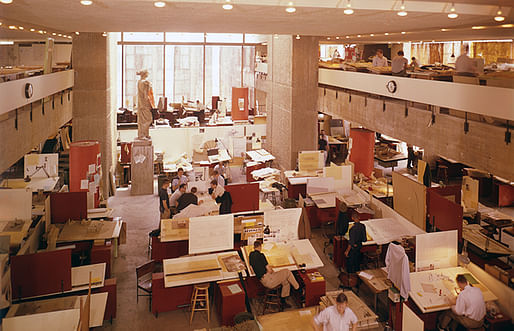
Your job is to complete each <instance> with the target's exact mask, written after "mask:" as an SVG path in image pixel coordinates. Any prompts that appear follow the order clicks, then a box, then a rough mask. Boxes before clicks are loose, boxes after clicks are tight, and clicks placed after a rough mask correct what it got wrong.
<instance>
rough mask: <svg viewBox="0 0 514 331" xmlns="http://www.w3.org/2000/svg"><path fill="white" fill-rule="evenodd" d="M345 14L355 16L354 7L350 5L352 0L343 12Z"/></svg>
mask: <svg viewBox="0 0 514 331" xmlns="http://www.w3.org/2000/svg"><path fill="white" fill-rule="evenodd" d="M343 13H345V15H351V14H353V9H352V5H351V4H350V0H348V3H347V4H346V8H345V10H344V11H343Z"/></svg>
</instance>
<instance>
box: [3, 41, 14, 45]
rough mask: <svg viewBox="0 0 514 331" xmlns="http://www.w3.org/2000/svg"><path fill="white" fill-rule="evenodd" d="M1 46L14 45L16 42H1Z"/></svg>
mask: <svg viewBox="0 0 514 331" xmlns="http://www.w3.org/2000/svg"><path fill="white" fill-rule="evenodd" d="M0 45H14V41H3V40H2V41H0Z"/></svg>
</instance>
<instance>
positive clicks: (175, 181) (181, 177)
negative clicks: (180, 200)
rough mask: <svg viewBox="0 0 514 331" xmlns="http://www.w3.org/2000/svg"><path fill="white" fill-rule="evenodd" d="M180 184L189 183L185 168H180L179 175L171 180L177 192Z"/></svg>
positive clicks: (172, 187) (172, 186) (173, 189)
mask: <svg viewBox="0 0 514 331" xmlns="http://www.w3.org/2000/svg"><path fill="white" fill-rule="evenodd" d="M180 184H187V177H186V176H185V175H184V168H178V170H177V177H175V178H174V179H173V181H172V182H171V190H172V191H173V192H175V190H176V189H178V187H179V186H180Z"/></svg>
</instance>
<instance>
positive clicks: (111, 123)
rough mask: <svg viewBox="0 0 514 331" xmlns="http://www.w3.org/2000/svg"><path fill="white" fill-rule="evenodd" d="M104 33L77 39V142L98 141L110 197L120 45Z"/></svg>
mask: <svg viewBox="0 0 514 331" xmlns="http://www.w3.org/2000/svg"><path fill="white" fill-rule="evenodd" d="M110 38H111V37H110V36H109V37H103V36H102V34H101V33H81V34H80V35H79V36H75V37H74V38H73V48H72V62H73V69H74V70H75V72H76V74H75V86H74V88H73V91H74V96H75V97H74V98H73V141H79V140H98V141H99V142H100V151H101V153H102V191H101V192H102V194H103V196H104V198H107V197H108V196H109V185H110V178H109V176H110V174H113V173H114V169H115V164H116V163H115V161H116V159H115V157H116V118H115V116H116V105H115V102H116V97H115V96H116V84H115V83H114V84H113V82H115V77H116V76H115V75H116V70H115V67H113V64H115V63H116V62H115V56H116V46H115V43H114V42H113V40H112V39H110Z"/></svg>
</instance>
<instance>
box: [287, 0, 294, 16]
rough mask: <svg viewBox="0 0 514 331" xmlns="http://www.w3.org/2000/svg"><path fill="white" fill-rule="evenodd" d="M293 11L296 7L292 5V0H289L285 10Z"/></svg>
mask: <svg viewBox="0 0 514 331" xmlns="http://www.w3.org/2000/svg"><path fill="white" fill-rule="evenodd" d="M295 11H296V8H295V7H294V6H293V2H292V1H289V3H288V4H287V8H286V12H288V13H290V14H292V13H294V12H295Z"/></svg>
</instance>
